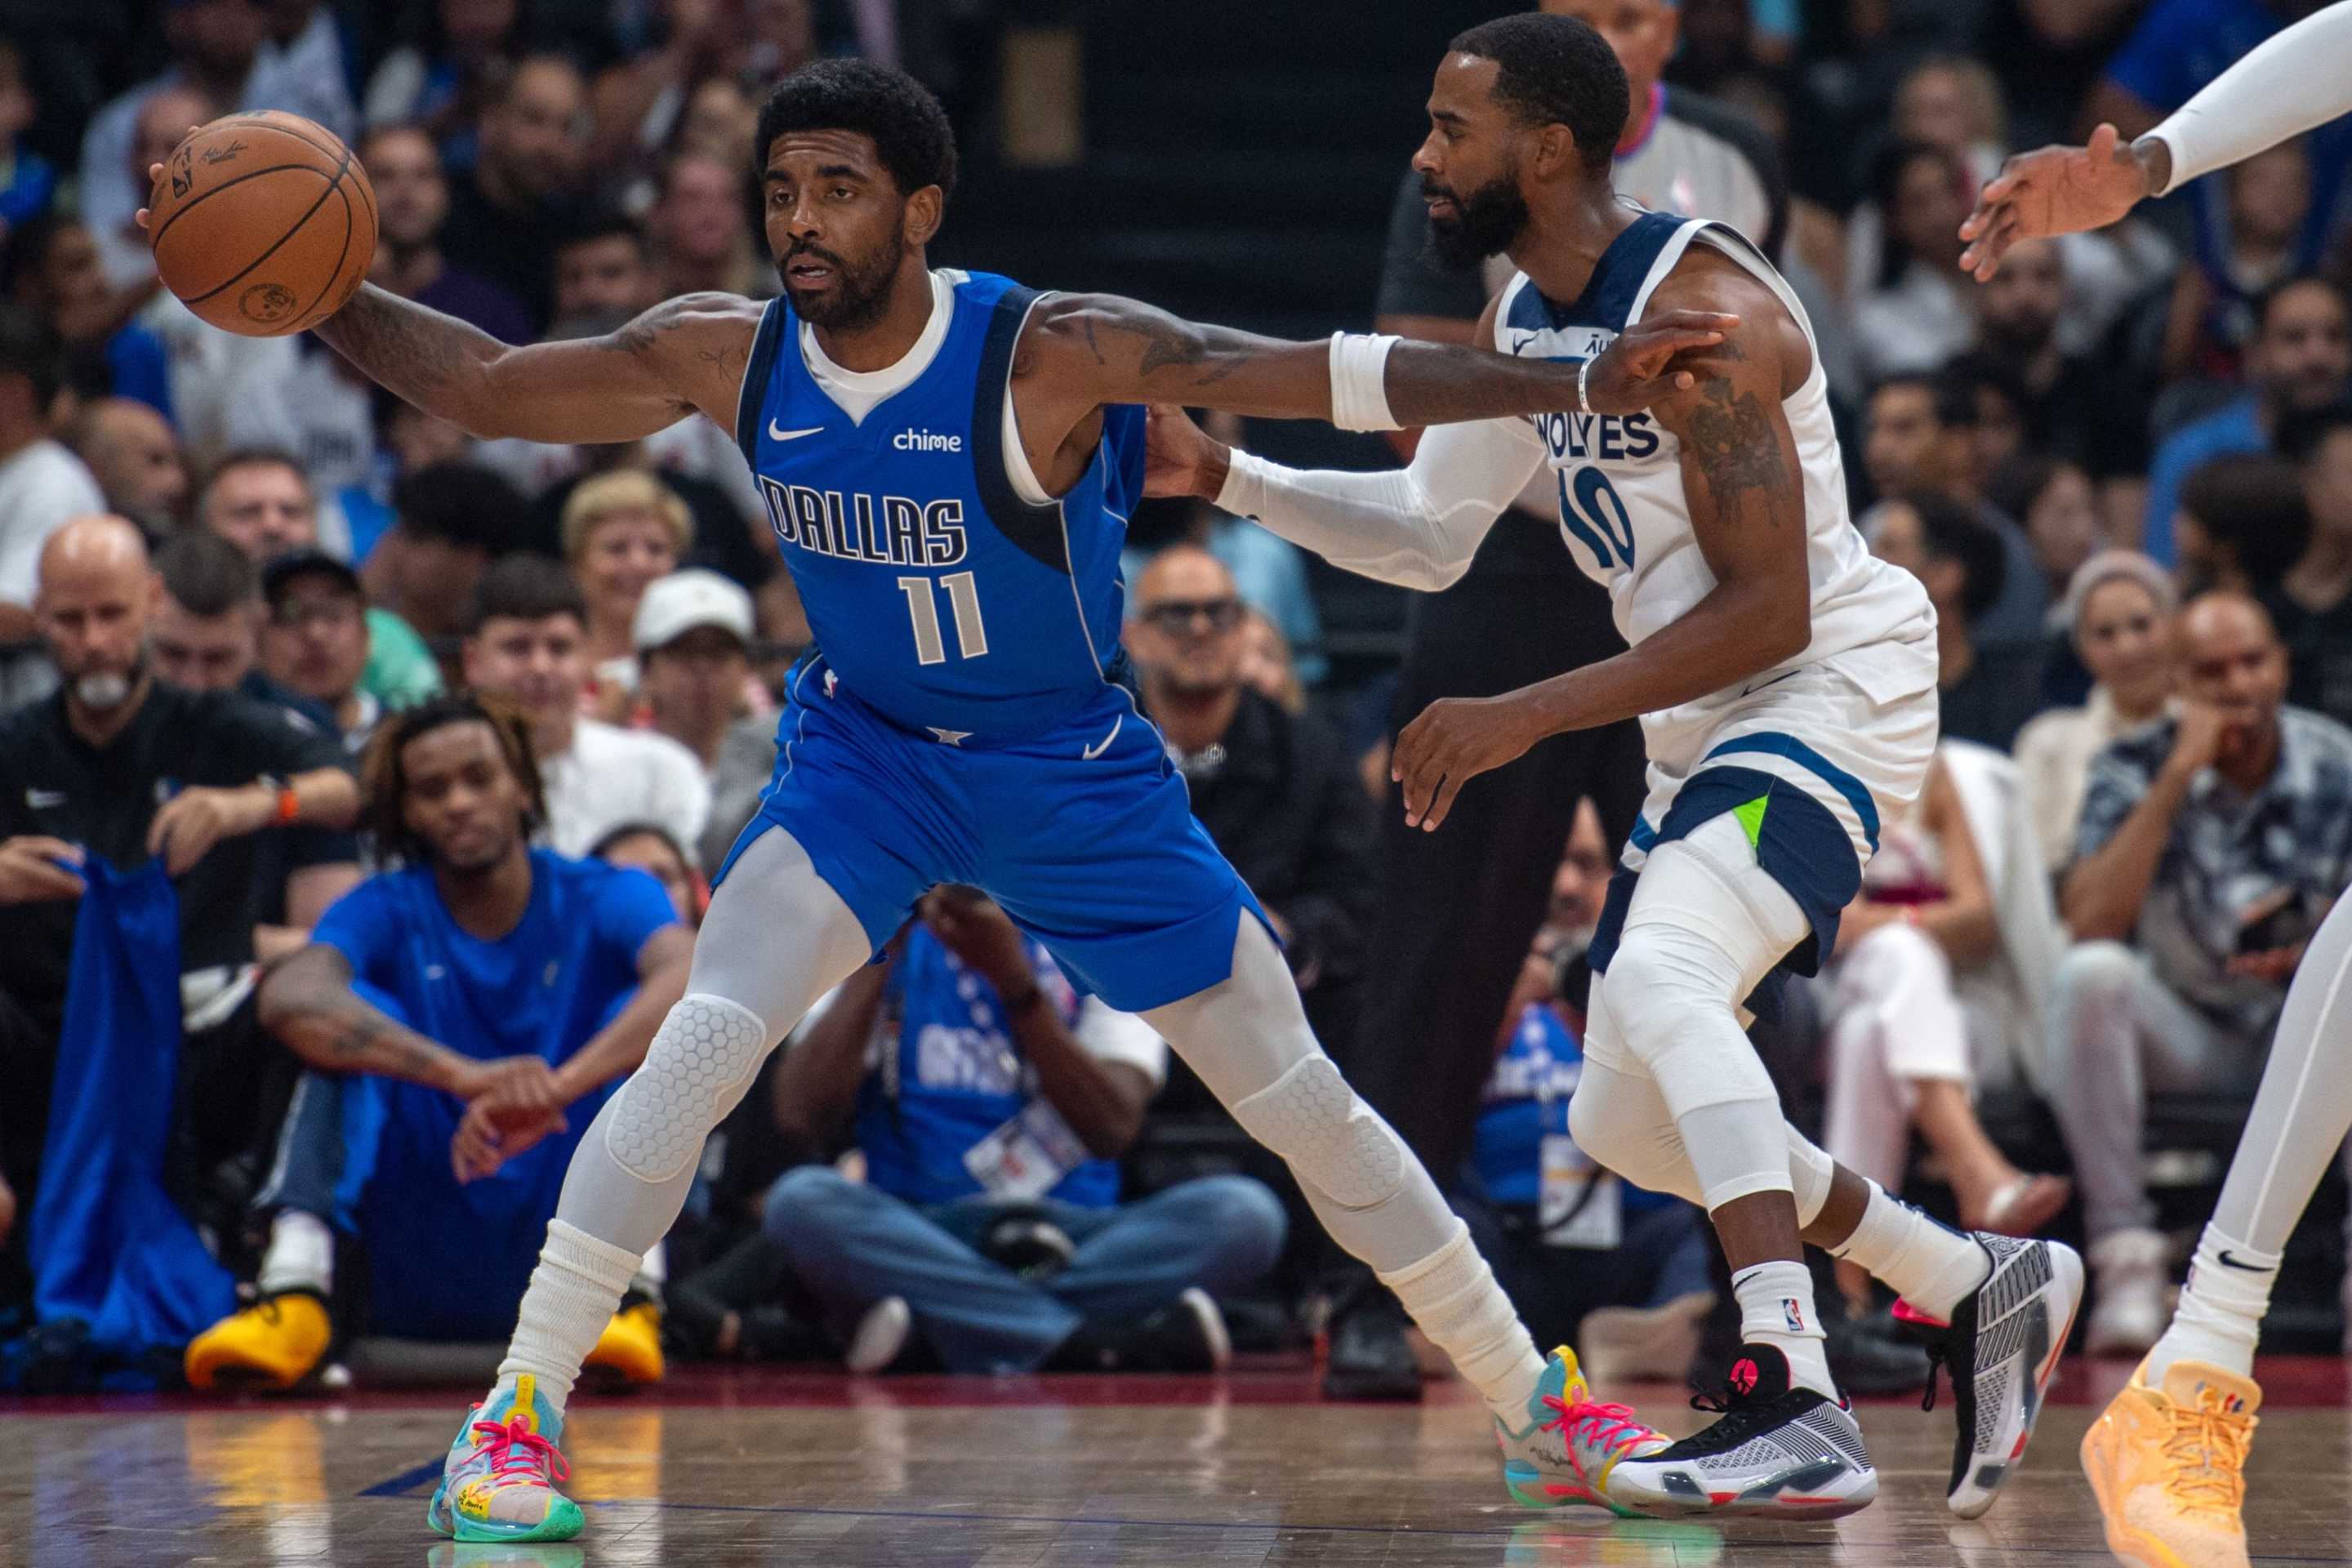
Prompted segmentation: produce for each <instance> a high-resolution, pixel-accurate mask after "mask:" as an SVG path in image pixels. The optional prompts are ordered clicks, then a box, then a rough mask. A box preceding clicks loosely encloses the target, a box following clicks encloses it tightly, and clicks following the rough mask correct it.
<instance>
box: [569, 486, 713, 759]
mask: <svg viewBox="0 0 2352 1568" xmlns="http://www.w3.org/2000/svg"><path fill="white" fill-rule="evenodd" d="M693 539H694V522H693V520H692V519H690V518H689V517H688V515H687V510H686V503H685V502H684V501H682V500H678V499H677V493H676V492H675V491H673V490H671V489H669V488H668V487H667V486H666V485H664V484H663V483H662V482H661V481H660V480H659V479H655V478H654V477H653V476H652V475H651V474H648V473H646V472H644V471H643V470H642V469H634V468H623V469H617V470H614V472H611V473H605V474H600V475H598V476H596V477H595V478H593V479H586V480H583V482H582V483H581V484H580V485H579V486H578V487H576V488H575V489H572V492H571V494H570V495H569V496H568V497H566V498H565V500H564V502H563V559H564V563H565V564H566V565H567V566H568V567H569V568H570V570H571V573H572V581H573V582H574V583H576V584H579V586H580V595H581V598H582V599H583V602H585V603H586V605H587V606H588V659H589V669H590V675H589V679H588V682H587V684H586V685H584V686H583V687H582V688H581V690H580V702H581V706H582V707H583V709H585V710H587V711H588V712H591V713H594V714H598V715H599V716H601V717H603V718H605V719H608V720H619V719H622V718H625V717H626V715H627V713H628V711H629V709H630V707H631V706H632V705H633V704H634V703H635V700H636V691H637V658H636V653H637V644H636V640H635V626H636V619H637V604H638V601H639V600H641V599H643V598H644V597H645V593H646V585H647V584H651V583H652V582H654V581H655V580H656V578H660V577H667V576H668V575H669V574H671V573H672V572H675V571H676V570H677V563H678V559H679V557H681V556H683V555H684V554H685V553H686V552H687V548H688V545H689V544H691V543H692V542H693Z"/></svg>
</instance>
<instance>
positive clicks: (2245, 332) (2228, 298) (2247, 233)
mask: <svg viewBox="0 0 2352 1568" xmlns="http://www.w3.org/2000/svg"><path fill="white" fill-rule="evenodd" d="M2189 197H2190V199H2191V200H2192V201H2194V202H2195V203H2197V206H2198V221H2197V239H2198V249H2197V256H2196V265H2195V266H2193V267H2184V268H2181V269H2180V273H2179V277H2178V278H2176V279H2174V281H2173V289H2172V302H2171V308H2170V310H2169V312H2168V317H2167V320H2166V322H2165V343H2164V363H2163V369H2164V373H2165V374H2166V375H2167V376H2168V377H2181V376H2196V377H2198V378H2200V379H2202V380H2205V381H2210V382H2236V381H2238V380H2240V379H2241V378H2242V375H2243V373H2244V368H2245V367H2244V363H2243V360H2244V354H2245V351H2246V347H2247V345H2248V344H2249V343H2250V342H2252V340H2253V336H2254V312H2255V302H2256V301H2257V300H2259V299H2260V298H2261V297H2262V295H2263V291H2264V290H2265V289H2269V288H2270V287H2271V286H2272V285H2273V284H2275V283H2278V282H2280V281H2282V280H2284V279H2288V278H2292V277H2294V276H2296V275H2298V274H2302V273H2307V272H2310V271H2312V270H2313V269H2314V268H2316V267H2318V265H2319V264H2320V261H2321V259H2322V257H2323V255H2324V253H2325V251H2326V243H2325V242H2326V237H2327V236H2326V227H2325V226H2314V225H2312V224H2310V223H2309V221H2308V220H2309V218H2310V216H2311V160H2310V156H2309V153H2308V151H2307V149H2306V148H2305V145H2304V143H2303V142H2299V141H2296V142H2280V143H2279V144H2278V145H2277V146H2275V147H2273V148H2271V149H2269V150H2268V151H2266V152H2262V153H2255V154H2254V155H2253V156H2252V157H2251V158H2248V159H2246V160H2244V161H2243V162H2242V163H2239V164H2237V165H2236V166H2235V167H2234V168H2232V169H2231V170H2230V171H2229V172H2228V173H2227V174H2223V175H2222V176H2221V178H2220V179H2218V180H2200V181H2198V182H2197V183H2196V184H2195V185H2194V186H2193V187H2192V188H2191V190H2190V191H2189Z"/></svg>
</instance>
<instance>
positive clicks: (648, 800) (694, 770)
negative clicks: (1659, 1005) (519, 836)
mask: <svg viewBox="0 0 2352 1568" xmlns="http://www.w3.org/2000/svg"><path fill="white" fill-rule="evenodd" d="M539 771H540V777H541V780H542V782H544V783H545V784H546V785H547V817H548V821H547V842H548V845H549V847H551V848H552V849H553V850H554V851H555V852H556V853H557V854H559V855H585V854H586V853H587V852H588V850H589V848H590V847H592V846H593V845H594V844H595V842H596V840H598V839H599V838H602V837H604V835H605V834H607V833H609V832H611V831H612V830H613V829H614V828H615V827H618V826H621V825H622V824H624V823H628V822H650V823H653V824H655V825H656V826H659V827H662V828H665V829H667V831H668V833H669V835H670V837H673V838H675V839H677V841H678V842H679V843H680V844H682V845H685V846H687V853H688V855H692V854H693V852H694V850H693V845H694V843H695V841H696V840H697V839H698V838H700V837H702V828H703V825H704V823H706V822H707V821H709V816H710V785H709V783H708V782H707V781H705V779H704V778H703V776H702V763H700V762H698V761H697V760H696V758H695V755H694V753H693V752H689V751H688V750H687V749H686V748H685V747H684V746H681V745H679V744H678V743H677V742H676V741H673V740H671V739H670V738H669V737H668V736H667V735H655V734H649V733H647V732H646V731H643V730H623V729H618V728H615V727H614V726H613V725H611V724H605V723H600V722H599V721H596V720H593V719H583V720H581V721H579V724H578V726H577V727H576V728H575V729H574V730H573V731H572V748H571V750H569V751H567V752H563V753H562V755H560V756H554V757H546V758H542V759H541V762H540V764H539Z"/></svg>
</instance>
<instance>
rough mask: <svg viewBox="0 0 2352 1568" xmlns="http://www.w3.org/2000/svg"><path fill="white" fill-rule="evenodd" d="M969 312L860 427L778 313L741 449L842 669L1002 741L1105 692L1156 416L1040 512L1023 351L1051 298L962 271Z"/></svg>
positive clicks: (898, 713) (1114, 438)
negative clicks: (1012, 401)
mask: <svg viewBox="0 0 2352 1568" xmlns="http://www.w3.org/2000/svg"><path fill="white" fill-rule="evenodd" d="M945 276H946V277H947V278H948V279H950V282H951V283H952V284H953V291H952V298H953V300H954V312H955V313H954V317H953V319H952V321H950V324H949V327H948V331H947V334H946V336H945V338H944V339H943V340H942V341H941V342H940V346H939V349H938V352H937V353H935V354H934V355H933V357H932V359H931V362H930V363H929V365H928V366H927V367H926V368H925V369H924V370H923V372H922V374H920V375H919V376H918V377H917V378H916V379H915V381H914V382H913V383H912V384H909V385H908V386H906V387H904V388H901V389H900V390H899V391H898V392H897V393H894V394H892V395H890V396H888V397H887V398H885V399H883V400H882V401H881V402H880V403H878V404H877V405H875V406H874V407H873V408H872V409H871V410H869V411H868V412H867V413H866V416H865V417H864V418H863V419H857V420H854V419H852V418H851V417H850V416H849V414H848V413H847V411H846V410H845V409H843V408H842V407H841V405H839V404H837V403H835V402H834V400H833V399H832V398H831V397H830V396H828V395H826V393H825V391H824V388H823V387H822V386H821V385H819V384H818V383H817V381H816V379H815V378H814V376H812V375H811V374H810V373H809V370H808V366H807V364H806V363H805V362H804V361H803V358H802V353H801V342H800V339H801V321H800V319H799V317H798V316H796V315H795V314H794V313H793V308H792V302H791V300H789V299H785V298H779V299H777V300H774V301H773V302H772V303H771V304H770V305H769V306H768V310H767V314H766V315H765V316H764V317H762V318H761V322H760V331H759V335H758V337H757V338H756V339H755V340H754V343H753V347H752V352H751V364H750V365H749V367H748V368H747V369H746V371H745V374H744V378H743V395H742V401H741V405H740V408H739V410H738V414H737V419H736V439H737V441H738V442H739V443H740V445H741V447H742V448H743V455H744V457H745V458H747V459H748V460H749V461H750V462H751V471H752V474H753V475H754V476H755V478H756V479H757V480H758V482H759V488H760V494H761V500H762V501H763V502H764V503H765V505H766V507H767V511H768V520H769V522H770V523H771V525H772V527H773V528H774V529H775V531H776V538H777V539H778V540H779V541H780V542H781V543H782V553H783V560H784V564H785V565H786V566H787V567H789V568H790V569H791V571H792V574H793V583H794V584H796V585H797V586H798V588H799V589H800V596H801V604H802V606H803V608H804V609H805V610H806V612H807V614H808V619H809V626H810V628H811V630H812V631H814V634H815V637H816V644H817V646H818V647H820V648H822V649H823V650H824V658H825V661H826V663H827V664H828V665H829V666H830V668H831V669H832V671H833V672H834V673H835V674H836V675H838V677H839V678H840V680H841V682H842V684H844V685H845V686H846V687H847V688H848V689H850V690H851V691H853V692H855V693H856V695H857V697H858V698H859V700H862V701H864V702H865V703H866V704H867V705H869V706H870V707H872V708H874V709H875V710H877V711H878V712H880V713H881V714H882V716H883V717H885V718H887V719H888V720H889V721H892V722H894V723H897V724H898V725H900V726H902V727H903V728H906V729H908V730H912V731H919V732H920V731H933V732H940V733H941V738H942V739H946V738H948V736H949V735H952V736H954V737H956V738H957V739H959V740H961V739H965V738H977V739H978V740H979V741H980V742H982V743H983V744H985V743H987V742H990V741H1002V740H1005V739H1011V738H1017V737H1022V736H1026V735H1032V734H1035V733H1037V732H1039V731H1044V730H1045V729H1047V728H1049V727H1050V726H1052V725H1053V724H1054V723H1055V722H1056V721H1059V720H1061V719H1063V718H1066V717H1067V716H1068V715H1070V714H1072V713H1073V712H1075V711H1076V710H1078V709H1079V708H1081V707H1082V706H1084V705H1085V704H1086V703H1087V701H1088V700H1090V699H1092V698H1094V697H1096V696H1097V695H1099V694H1100V692H1101V691H1102V689H1103V686H1104V681H1105V678H1106V676H1107V675H1108V672H1109V670H1110V668H1111V666H1112V663H1113V661H1114V660H1115V659H1116V658H1118V635H1119V622H1120V618H1121V611H1122V605H1121V599H1122V595H1121V590H1120V585H1119V580H1118V553H1119V546H1120V544H1121V542H1123V541H1124V539H1125V537H1126V531H1127V516H1128V513H1129V510H1132V508H1133V506H1134V504H1135V500H1136V498H1137V497H1138V496H1139V495H1140V494H1141V493H1142V486H1143V428H1144V426H1143V410H1142V409H1140V408H1134V407H1113V408H1108V409H1106V410H1105V411H1104V416H1103V433H1102V442H1101V445H1100V446H1099V447H1097V450H1096V453H1095V456H1094V460H1093V461H1092V462H1091V463H1089V464H1088V465H1087V471H1086V473H1085V475H1084V476H1083V477H1082V478H1081V479H1079V480H1078V482H1077V483H1076V485H1074V486H1072V487H1071V489H1069V491H1068V492H1067V493H1066V494H1065V495H1064V496H1063V497H1062V498H1061V499H1060V500H1058V501H1055V502H1053V503H1050V504H1047V505H1043V506H1039V505H1034V504H1031V503H1030V502H1027V501H1024V500H1022V499H1021V497H1020V496H1019V494H1018V493H1016V491H1015V490H1014V489H1013V481H1012V479H1010V478H1009V476H1008V473H1007V470H1006V467H1005V458H1006V453H1005V449H1004V441H1005V430H1006V425H1007V420H1006V417H1005V410H1006V403H1007V398H1008V395H1009V387H1010V384H1011V380H1012V371H1013V346H1014V343H1015V342H1016V340H1017V339H1018V338H1019V337H1020V334H1021V328H1022V325H1023V323H1024V321H1027V319H1028V315H1029V311H1030V310H1031V308H1032V307H1033V306H1034V304H1035V303H1036V301H1037V300H1038V299H1039V295H1038V294H1037V293H1036V291H1034V289H1024V288H1022V287H1020V286H1019V285H1017V284H1015V283H1013V281H1012V280H1011V279H1005V278H1000V277H996V276H993V275H992V274H989V273H981V272H974V273H953V272H950V273H948V274H945Z"/></svg>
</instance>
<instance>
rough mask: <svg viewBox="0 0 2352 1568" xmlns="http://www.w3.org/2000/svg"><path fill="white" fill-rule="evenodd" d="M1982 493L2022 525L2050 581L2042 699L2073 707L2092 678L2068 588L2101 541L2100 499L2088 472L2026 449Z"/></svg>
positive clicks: (2086, 691) (2035, 559)
mask: <svg viewBox="0 0 2352 1568" xmlns="http://www.w3.org/2000/svg"><path fill="white" fill-rule="evenodd" d="M1985 499H1986V500H1989V501H1990V502H1991V503H1992V504H1993V505H1994V506H1996V507H1998V508H2000V510H2002V511H2003V512H2005V513H2007V514H2008V515H2009V516H2011V517H2012V518H2015V519H2016V520H2017V521H2018V522H2019V523H2021V524H2022V525H2023V527H2024V529H2025V539H2026V543H2027V544H2028V545H2030V546H2031V547H2032V552H2033V563H2034V564H2035V565H2036V566H2038V567H2040V568H2041V569H2042V581H2043V582H2044V583H2045V584H2047V585H2048V587H2049V591H2050V615H2049V619H2048V621H2047V622H2046V623H2045V625H2046V626H2048V628H2049V647H2048V650H2047V652H2046V654H2045V655H2044V657H2043V659H2042V700H2043V701H2044V702H2045V703H2047V704H2049V705H2050V706H2051V707H2053V708H2072V707H2074V706H2076V705H2077V704H2079V703H2081V702H2083V701H2084V700H2085V699H2086V698H2088V697H2089V695H2090V691H2091V679H2092V678H2091V672H2090V671H2089V670H2088V669H2086V668H2084V666H2083V661H2082V659H2081V658H2080V657H2079V656H2078V655H2077V654H2076V653H2075V651H2074V637H2073V623H2072V622H2071V621H2069V620H2068V618H2067V617H2068V616H2069V615H2070V614H2071V610H2070V607H2069V605H2068V604H2067V600H2066V589H2067V586H2068V584H2072V583H2073V582H2074V574H2075V573H2077V572H2079V571H2081V570H2082V567H2083V563H2084V562H2085V561H2088V560H2089V559H2090V558H2091V555H2092V552H2095V551H2096V550H2097V549H2098V548H2099V544H2100V536H2099V509H2098V500H2097V497H2096V495H2095V492H2094V490H2093V489H2092V488H2091V480H2090V476H2089V475H2087V474H2085V473H2084V471H2083V470H2082V468H2079V467H2077V466H2076V465H2075V464H2074V463H2071V462H2068V461H2066V460H2065V459H2063V458H2053V457H2051V456H2049V455H2048V454H2046V453H2040V452H2027V453H2023V454H2021V455H2019V456H2017V457H2014V458H2011V459H2010V460H2009V461H2008V462H2006V463H2003V464H2002V465H2001V466H2000V468H1998V469H1997V470H1995V471H1994V473H1993V477H1992V479H1991V481H1990V483H1989V484H1987V486H1986V487H1985Z"/></svg>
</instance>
